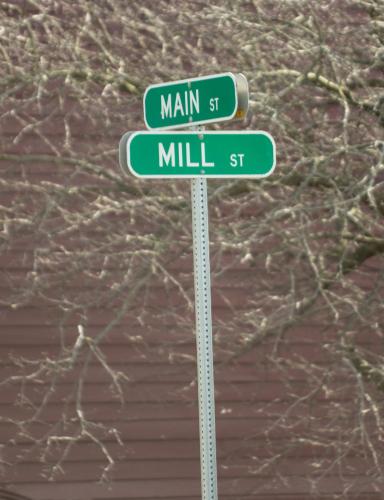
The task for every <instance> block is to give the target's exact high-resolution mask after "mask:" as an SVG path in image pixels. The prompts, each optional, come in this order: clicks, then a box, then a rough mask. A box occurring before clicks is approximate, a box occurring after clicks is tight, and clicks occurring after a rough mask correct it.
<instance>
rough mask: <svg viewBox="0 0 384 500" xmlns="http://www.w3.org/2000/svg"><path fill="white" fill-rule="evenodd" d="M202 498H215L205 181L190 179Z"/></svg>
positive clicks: (214, 443) (215, 473) (213, 397)
mask: <svg viewBox="0 0 384 500" xmlns="http://www.w3.org/2000/svg"><path fill="white" fill-rule="evenodd" d="M191 194H192V225H193V256H194V275H195V310H196V346H197V374H198V391H199V427H200V466H201V492H202V500H217V470H216V469H217V465H216V430H215V390H214V379H213V349H212V316H211V279H210V264H209V234H208V200H207V180H206V179H205V178H196V179H192V180H191Z"/></svg>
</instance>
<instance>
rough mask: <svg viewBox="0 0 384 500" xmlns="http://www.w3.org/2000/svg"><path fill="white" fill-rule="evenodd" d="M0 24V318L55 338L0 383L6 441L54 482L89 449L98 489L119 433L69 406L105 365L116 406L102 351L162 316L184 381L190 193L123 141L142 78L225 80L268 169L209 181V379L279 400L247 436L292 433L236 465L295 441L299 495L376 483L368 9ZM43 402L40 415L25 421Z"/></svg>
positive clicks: (100, 10) (377, 290)
mask: <svg viewBox="0 0 384 500" xmlns="http://www.w3.org/2000/svg"><path fill="white" fill-rule="evenodd" d="M0 12H1V28H0V29H1V31H0V52H1V81H0V96H1V108H0V110H1V113H0V126H1V130H2V133H1V139H0V140H1V151H2V152H1V154H0V160H1V162H2V163H1V164H2V167H1V169H2V176H1V179H0V186H1V202H0V217H1V223H2V232H1V233H0V234H1V236H0V248H1V253H2V263H3V268H4V269H3V278H2V283H3V285H2V289H1V307H2V310H3V311H5V312H6V314H7V316H6V319H7V320H9V322H10V323H9V324H12V318H15V317H18V318H26V319H25V320H22V321H27V322H28V324H29V325H33V324H34V321H35V319H34V316H33V315H34V314H35V312H34V311H35V309H34V306H35V305H45V306H47V318H45V320H44V321H45V322H46V323H47V324H49V325H50V329H49V332H51V331H55V332H56V337H55V339H54V340H52V341H51V344H52V350H51V352H49V353H42V354H40V353H37V354H36V356H35V357H34V358H31V356H30V355H29V354H28V355H26V356H24V357H22V356H19V355H18V356H16V357H14V358H12V359H7V360H6V361H7V366H6V367H5V368H4V370H3V373H4V376H3V380H2V382H1V385H2V387H3V388H4V390H8V391H9V392H10V393H12V394H16V393H17V394H18V401H19V403H20V405H21V406H20V407H19V408H16V410H17V411H14V412H10V414H9V415H6V416H3V417H1V421H2V422H3V423H8V424H9V425H12V426H13V427H14V439H15V440H16V441H17V439H18V438H20V437H21V436H22V437H23V438H28V439H29V440H30V442H31V443H33V444H34V448H33V450H34V452H35V451H36V450H38V452H39V453H40V454H41V457H42V460H43V461H44V460H45V461H48V462H49V463H51V464H52V466H51V467H50V470H49V474H48V475H51V476H52V477H55V474H58V473H59V472H60V471H61V469H62V467H65V459H66V457H67V456H68V454H69V453H70V451H71V449H72V447H73V446H74V445H75V443H76V442H77V441H79V440H81V439H88V440H92V441H94V442H95V443H97V445H98V446H99V447H100V450H101V452H102V453H103V455H104V457H105V459H106V466H105V469H104V475H105V477H106V475H107V473H108V472H110V470H112V466H113V464H114V461H115V457H114V456H113V454H112V452H111V451H110V450H109V449H108V447H107V446H106V444H105V437H106V436H108V435H109V436H110V435H111V434H112V435H113V436H114V437H115V439H116V441H117V442H119V440H120V438H119V429H118V428H113V427H112V428H111V427H109V426H108V425H103V424H102V423H101V422H100V421H98V420H97V416H95V417H94V416H93V415H92V411H91V410H90V409H89V408H88V407H86V406H85V405H84V401H85V399H86V397H85V396H84V394H85V393H86V392H87V384H88V383H89V380H90V378H92V377H93V376H94V374H95V372H96V368H95V365H97V364H99V366H100V367H101V369H102V370H104V372H105V374H106V375H107V377H108V379H109V382H110V387H111V391H112V394H113V395H114V396H113V397H116V398H117V399H118V400H121V401H123V400H124V395H125V393H126V391H127V387H129V383H130V382H129V378H130V375H129V373H128V372H127V371H126V370H125V369H121V367H119V368H117V367H116V366H114V365H113V364H110V363H109V362H108V359H109V358H108V349H109V345H110V344H111V343H113V342H114V341H116V339H118V338H119V339H120V340H119V342H126V343H127V344H129V345H131V346H135V348H137V349H138V351H140V352H141V353H143V354H144V355H148V353H149V352H150V347H149V346H148V343H147V340H146V338H145V335H144V333H143V331H147V332H148V331H151V329H153V327H154V325H156V324H159V325H160V324H172V323H173V324H174V325H177V331H183V332H189V333H188V334H187V333H186V337H185V338H186V341H183V340H181V337H180V336H178V335H177V334H175V335H173V336H172V335H170V336H169V338H167V339H166V341H167V344H166V345H165V346H164V347H163V349H164V350H163V355H164V357H165V358H167V357H168V358H169V360H170V361H171V364H172V363H173V365H175V366H176V367H180V369H182V368H183V362H185V360H186V359H190V357H189V356H192V357H193V352H192V354H191V352H190V350H188V346H186V345H184V344H187V343H189V342H191V337H192V333H191V327H190V325H191V322H192V321H193V319H192V317H193V314H192V313H193V291H192V282H193V281H192V276H191V269H190V268H188V267H187V265H186V264H185V261H187V262H188V258H189V255H190V248H191V234H190V202H189V193H188V186H186V184H185V183H184V182H142V181H139V180H137V179H134V178H132V179H123V178H122V177H121V175H120V173H119V171H118V169H117V158H116V157H117V144H118V140H119V137H120V136H121V135H122V134H123V133H124V132H125V131H126V130H129V129H131V130H138V129H141V128H143V127H144V125H143V117H142V107H141V106H142V94H143V92H144V90H145V87H146V86H147V85H148V84H151V83H156V82H160V81H169V80H176V79H179V78H186V77H187V76H197V75H199V74H210V73H217V72H220V71H225V70H231V71H234V72H243V73H244V74H245V75H246V76H247V78H248V82H249V86H250V112H249V114H248V116H247V118H246V121H245V123H242V124H238V123H236V124H235V125H234V126H235V127H236V128H245V127H246V128H250V129H263V130H267V131H269V132H270V133H271V134H272V135H273V136H274V138H275V140H276V143H277V168H276V170H275V172H274V174H273V175H272V176H271V177H269V178H267V179H265V180H263V181H251V180H240V179H239V180H232V181H226V182H223V181H212V182H210V185H209V189H210V207H211V241H212V262H213V285H214V288H215V290H216V292H215V293H216V300H217V303H223V304H227V308H231V311H232V312H231V314H228V311H227V312H225V311H224V312H222V313H221V312H220V310H219V309H218V312H217V316H216V323H215V342H216V345H215V352H216V353H217V367H218V368H217V369H218V370H221V369H223V370H225V369H226V367H228V366H232V365H233V364H236V363H238V362H240V361H239V360H241V359H243V358H244V356H246V357H247V359H250V360H252V362H254V363H259V362H261V363H263V365H265V367H266V369H267V370H270V371H271V373H274V374H276V373H277V374H279V376H280V380H281V381H283V382H282V383H283V385H284V388H285V391H286V399H285V400H286V401H287V404H286V405H285V406H284V408H283V410H281V408H282V406H281V405H280V406H276V407H274V406H273V405H272V406H268V407H262V408H258V409H257V411H258V412H259V413H262V414H263V415H266V416H269V418H270V425H269V426H268V428H267V429H264V430H262V431H260V435H261V436H262V437H263V438H265V437H266V438H269V437H271V436H273V435H274V432H278V431H279V430H280V431H281V430H282V431H285V432H286V434H285V435H286V436H287V438H286V439H285V440H284V441H283V444H282V445H281V446H280V445H279V446H280V447H279V448H276V446H275V444H274V443H275V442H274V441H273V440H271V441H268V440H267V441H266V442H267V443H269V450H268V453H269V457H270V458H268V459H266V458H265V457H264V458H259V457H257V456H255V457H254V462H253V463H254V466H253V468H252V467H251V468H250V470H251V472H252V473H255V472H258V471H263V470H265V469H268V470H275V469H276V471H278V470H279V464H280V463H281V461H282V460H284V459H285V457H286V456H291V454H292V453H297V454H300V452H301V450H303V449H307V448H311V449H312V450H314V454H315V456H316V457H317V459H316V460H315V459H311V460H310V459H308V473H307V474H308V478H309V481H310V484H311V485H312V490H311V492H312V493H314V494H315V493H316V492H318V491H321V481H322V480H323V478H327V477H330V476H334V475H338V476H339V477H340V478H342V485H343V488H344V489H343V491H342V494H344V495H345V497H347V498H350V497H349V496H348V495H353V494H359V492H360V491H362V489H364V487H365V485H364V484H363V483H361V482H358V481H357V482H355V479H354V477H353V476H350V477H349V476H348V471H351V470H352V471H354V470H355V469H354V466H353V464H352V462H351V456H353V457H354V458H356V457H360V458H361V460H362V461H363V462H364V468H365V470H366V471H368V472H367V476H366V481H367V484H368V483H369V484H370V485H374V486H373V487H374V488H375V487H376V488H379V485H380V484H381V483H380V481H382V476H383V473H382V461H383V452H382V440H383V438H384V434H383V425H384V423H383V422H384V421H383V388H384V370H383V350H382V331H383V307H382V298H383V284H384V281H383V270H382V264H383V250H384V238H383V231H382V216H383V207H384V202H383V193H384V191H383V183H382V180H383V168H384V163H383V156H384V140H383V124H384V93H383V92H384V88H383V87H384V79H383V69H384V46H383V41H384V3H383V1H382V0H365V1H363V0H337V1H331V0H327V1H321V2H315V1H311V0H308V1H307V2H304V3H303V2H301V1H294V0H292V1H291V0H290V1H286V2H268V1H267V0H260V1H258V2H256V1H253V2H252V1H248V0H239V1H237V2H228V1H226V0H220V1H217V2H189V1H187V0H183V1H178V2H176V1H175V0H172V1H170V2H168V1H164V0H159V1H158V2H156V4H154V3H153V2H151V1H147V0H142V1H141V2H132V3H130V5H129V6H128V7H127V6H126V5H124V3H123V2H112V1H108V0H100V1H98V2H90V1H87V0H79V1H78V2H70V1H67V0H65V1H61V2H55V1H54V0H48V1H45V2H35V1H33V0H28V1H26V2H24V3H19V2H3V3H2V4H1V5H0ZM221 127H222V126H220V128H221ZM229 127H230V125H228V128H229ZM212 128H218V127H216V126H212ZM233 269H237V270H238V269H240V270H243V272H242V273H240V274H238V275H237V276H238V277H236V273H235V274H234V272H233ZM236 279H237V280H239V283H238V284H239V291H238V293H237V295H236V294H234V292H233V289H234V287H235V286H236ZM226 283H230V284H231V287H230V288H228V289H227V288H225V284H226ZM244 289H246V291H247V293H245V294H244V293H243V292H242V290H244ZM159 290H160V291H159ZM159 296H160V298H159ZM4 314H5V313H4ZM128 321H129V322H131V325H132V326H131V328H130V329H129V331H128V330H127V329H124V328H123V329H122V328H120V327H121V325H123V324H125V325H126V324H127V322H128ZM124 322H125V323H124ZM16 324H17V323H16ZM35 324H37V323H35ZM8 332H9V333H8V334H9V335H11V333H12V332H11V329H9V330H8ZM32 332H33V328H32V327H31V334H32ZM28 334H29V333H28ZM47 335H51V333H48V334H47ZM293 346H294V348H295V349H299V350H296V351H295V350H294V348H293ZM298 346H301V347H300V348H299V347H298ZM30 352H31V351H30ZM11 361H12V366H9V363H10V362H11ZM99 372H100V370H99V371H98V373H99ZM193 377H194V375H193V371H191V372H190V381H191V380H193ZM298 381H300V383H298ZM64 382H65V384H64ZM59 387H61V389H60V390H61V391H62V390H63V387H64V388H65V391H64V393H63V394H60V396H57V394H58V390H59ZM32 394H33V396H32ZM58 397H59V401H60V405H61V406H60V410H59V411H58V414H57V415H56V418H53V417H52V415H51V416H50V417H49V421H50V422H51V424H50V425H49V426H48V427H47V426H46V425H45V426H44V432H41V429H40V430H36V425H37V424H38V423H39V422H41V421H44V419H45V418H47V417H46V412H47V411H50V410H49V408H50V402H51V401H52V400H56V401H57V398H58ZM278 403H279V401H278V398H277V399H276V404H278ZM277 408H280V410H278V409H277ZM279 411H280V414H279ZM89 412H90V413H89ZM293 417H294V418H293ZM9 446H10V447H11V442H10V443H9ZM267 447H268V445H267ZM329 449H332V453H330V454H327V453H325V452H324V451H325V450H329ZM51 455H52V456H53V457H54V458H52V456H51ZM49 457H51V458H49ZM351 464H352V465H351ZM4 467H5V468H6V465H4ZM356 470H361V463H360V465H359V466H356Z"/></svg>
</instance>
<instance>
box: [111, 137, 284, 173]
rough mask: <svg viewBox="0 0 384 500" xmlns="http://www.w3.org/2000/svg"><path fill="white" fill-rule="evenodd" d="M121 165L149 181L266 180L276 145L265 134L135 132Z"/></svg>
mask: <svg viewBox="0 0 384 500" xmlns="http://www.w3.org/2000/svg"><path fill="white" fill-rule="evenodd" d="M120 165H121V167H122V169H123V171H124V173H126V174H129V173H131V174H133V175H135V176H137V177H147V178H148V177H152V178H156V177H157V178H184V179H185V178H193V177H211V178H217V177H223V178H228V177H265V176H267V175H269V174H270V173H271V172H272V171H273V169H274V167H275V142H274V140H273V138H272V137H271V136H270V135H269V134H268V133H267V132H264V131H231V132H229V131H193V132H192V131H188V132H187V131H185V132H184V131H183V132H134V133H133V134H126V135H125V136H124V137H123V139H122V143H121V145H120Z"/></svg>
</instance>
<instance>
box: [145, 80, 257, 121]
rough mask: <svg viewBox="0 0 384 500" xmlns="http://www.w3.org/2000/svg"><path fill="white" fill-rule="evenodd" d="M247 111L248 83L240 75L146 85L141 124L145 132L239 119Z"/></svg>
mask: <svg viewBox="0 0 384 500" xmlns="http://www.w3.org/2000/svg"><path fill="white" fill-rule="evenodd" d="M247 108H248V83H247V80H246V78H245V76H244V75H242V74H241V73H239V74H233V73H221V74H218V75H210V76H204V77H199V78H189V79H187V80H179V81H176V82H168V83H162V84H159V85H150V86H149V87H148V88H147V89H146V91H145V94H144V121H145V124H146V126H147V128H149V129H165V128H173V129H174V128H180V127H186V126H191V125H202V124H204V123H211V122H220V121H223V120H231V119H234V118H239V119H241V118H244V116H245V113H246V110H247Z"/></svg>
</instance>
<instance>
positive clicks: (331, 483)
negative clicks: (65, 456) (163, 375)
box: [19, 475, 380, 500]
mask: <svg viewBox="0 0 384 500" xmlns="http://www.w3.org/2000/svg"><path fill="white" fill-rule="evenodd" d="M349 481H350V478H345V479H343V478H340V477H339V476H330V477H327V478H326V479H319V481H318V485H317V487H318V490H319V493H320V494H323V495H324V494H328V495H331V494H333V495H335V494H342V493H343V489H344V488H345V487H347V486H348V484H349ZM311 485H312V486H311ZM311 487H313V483H311V480H310V479H309V478H308V479H307V478H304V477H294V478H292V479H290V480H287V481H284V479H279V478H278V477H276V478H260V479H259V478H256V477H255V478H244V479H242V480H241V481H240V480H238V479H233V480H232V479H222V480H221V481H220V487H219V495H220V496H221V497H224V498H225V496H226V495H228V496H230V495H232V496H234V497H235V498H237V495H239V496H240V497H241V496H246V495H248V496H249V495H252V494H253V495H256V493H257V495H258V496H259V495H260V496H261V495H273V494H274V492H281V490H282V489H284V491H285V494H286V495H308V491H310V490H311ZM375 487H376V488H377V484H375V483H374V482H373V481H372V480H371V479H370V478H368V477H367V476H362V475H360V476H355V477H354V490H355V492H356V493H359V494H364V493H371V494H376V495H377V490H376V491H375ZM27 489H28V494H29V495H30V496H37V497H38V498H40V499H41V500H51V499H52V497H53V495H54V496H55V497H56V496H58V497H61V498H68V497H69V498H71V499H72V500H78V499H79V500H81V499H82V498H84V496H87V497H88V498H100V497H101V498H102V497H105V498H111V497H112V498H113V497H114V496H116V497H117V498H121V499H123V498H124V499H129V500H132V499H133V498H148V497H155V498H164V499H165V498H167V499H169V498H175V499H179V498H180V492H183V491H188V492H189V493H188V495H189V496H190V495H195V496H198V495H199V494H200V481H199V480H198V479H188V478H183V479H172V481H170V480H169V479H164V480H151V479H145V480H143V481H139V480H136V481H114V483H113V485H105V486H103V485H100V484H99V483H94V484H93V483H88V482H84V481H82V482H71V483H67V484H52V486H47V487H45V488H44V490H42V488H41V486H40V485H36V486H34V485H28V486H26V488H25V490H24V489H23V488H22V487H20V488H19V490H20V492H21V493H23V492H27ZM357 498H360V497H357ZM378 498H380V497H378Z"/></svg>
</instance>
